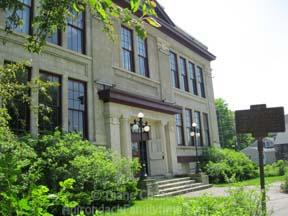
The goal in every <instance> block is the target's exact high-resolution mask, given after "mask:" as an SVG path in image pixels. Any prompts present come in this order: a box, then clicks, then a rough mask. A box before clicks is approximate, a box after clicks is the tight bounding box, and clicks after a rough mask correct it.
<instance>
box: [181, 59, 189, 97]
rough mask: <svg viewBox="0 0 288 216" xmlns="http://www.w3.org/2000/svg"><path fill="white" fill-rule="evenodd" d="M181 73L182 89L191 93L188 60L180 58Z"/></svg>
mask: <svg viewBox="0 0 288 216" xmlns="http://www.w3.org/2000/svg"><path fill="white" fill-rule="evenodd" d="M180 73H181V88H183V90H185V91H189V86H188V77H187V68H186V60H185V59H184V58H180Z"/></svg>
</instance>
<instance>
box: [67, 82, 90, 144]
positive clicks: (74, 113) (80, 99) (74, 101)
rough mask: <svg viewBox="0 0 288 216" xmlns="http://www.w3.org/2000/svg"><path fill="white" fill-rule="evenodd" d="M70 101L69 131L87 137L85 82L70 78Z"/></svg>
mask: <svg viewBox="0 0 288 216" xmlns="http://www.w3.org/2000/svg"><path fill="white" fill-rule="evenodd" d="M68 102H69V104H68V112H69V113H68V117H69V121H68V127H69V132H76V133H80V134H81V135H82V136H83V137H85V138H87V126H86V124H87V122H86V112H87V111H86V85H85V83H83V82H79V81H75V80H69V84H68Z"/></svg>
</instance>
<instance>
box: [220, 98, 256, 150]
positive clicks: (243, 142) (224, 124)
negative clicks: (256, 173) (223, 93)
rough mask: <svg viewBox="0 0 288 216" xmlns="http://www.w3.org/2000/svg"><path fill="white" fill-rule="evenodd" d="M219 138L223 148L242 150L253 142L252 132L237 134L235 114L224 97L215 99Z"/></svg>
mask: <svg viewBox="0 0 288 216" xmlns="http://www.w3.org/2000/svg"><path fill="white" fill-rule="evenodd" d="M215 106H216V112H217V120H218V129H219V138H220V143H221V146H222V147H223V148H230V149H235V150H241V149H243V148H246V147H247V146H249V145H250V144H251V143H252V142H253V140H254V139H253V137H252V136H251V135H250V134H241V135H237V134H236V129H235V114H234V112H233V111H231V110H230V109H229V105H228V104H227V103H226V101H225V100H224V99H222V98H218V99H216V100H215Z"/></svg>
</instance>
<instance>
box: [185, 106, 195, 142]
mask: <svg viewBox="0 0 288 216" xmlns="http://www.w3.org/2000/svg"><path fill="white" fill-rule="evenodd" d="M185 118H186V136H187V141H188V145H190V146H194V139H192V136H191V132H192V131H193V130H192V110H190V109H185Z"/></svg>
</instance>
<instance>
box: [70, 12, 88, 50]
mask: <svg viewBox="0 0 288 216" xmlns="http://www.w3.org/2000/svg"><path fill="white" fill-rule="evenodd" d="M84 18H85V15H84V13H83V12H80V13H79V14H75V18H69V19H68V26H67V35H68V40H67V42H68V49H71V50H73V51H76V52H79V53H85V39H84V38H85V22H84Z"/></svg>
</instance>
